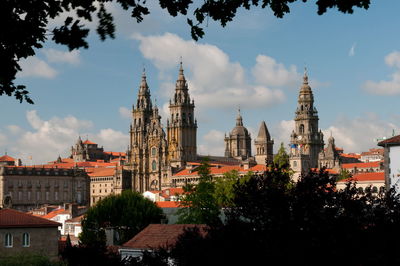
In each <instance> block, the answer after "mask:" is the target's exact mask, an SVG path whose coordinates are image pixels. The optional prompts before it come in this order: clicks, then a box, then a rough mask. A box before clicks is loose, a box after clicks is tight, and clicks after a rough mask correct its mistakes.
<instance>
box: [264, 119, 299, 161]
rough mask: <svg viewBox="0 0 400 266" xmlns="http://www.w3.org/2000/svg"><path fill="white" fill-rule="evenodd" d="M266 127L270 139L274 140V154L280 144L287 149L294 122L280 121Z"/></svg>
mask: <svg viewBox="0 0 400 266" xmlns="http://www.w3.org/2000/svg"><path fill="white" fill-rule="evenodd" d="M267 127H268V130H269V132H270V135H271V138H272V139H274V153H277V152H278V149H279V147H280V146H281V143H283V144H284V147H285V148H287V147H288V144H289V142H290V135H291V134H292V131H293V129H294V120H282V121H280V122H279V123H278V124H275V125H272V126H271V127H270V125H268V124H267Z"/></svg>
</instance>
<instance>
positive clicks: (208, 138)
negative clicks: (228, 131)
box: [197, 129, 225, 156]
mask: <svg viewBox="0 0 400 266" xmlns="http://www.w3.org/2000/svg"><path fill="white" fill-rule="evenodd" d="M224 143H225V142H224V132H222V131H218V130H215V129H212V130H210V131H209V132H208V133H207V134H205V135H204V136H203V138H202V141H201V143H200V144H199V145H198V151H197V152H198V153H199V154H202V155H217V156H223V155H224V151H225V144H224Z"/></svg>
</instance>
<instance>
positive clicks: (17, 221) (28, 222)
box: [0, 209, 61, 228]
mask: <svg viewBox="0 0 400 266" xmlns="http://www.w3.org/2000/svg"><path fill="white" fill-rule="evenodd" d="M58 226H61V224H60V223H56V222H54V221H50V220H47V219H44V218H41V217H36V216H33V215H30V214H27V213H23V212H19V211H16V210H13V209H2V210H0V228H11V227H58Z"/></svg>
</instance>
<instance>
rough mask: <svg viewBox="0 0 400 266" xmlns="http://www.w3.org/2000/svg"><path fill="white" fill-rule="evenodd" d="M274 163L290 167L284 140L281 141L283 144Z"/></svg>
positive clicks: (280, 166)
mask: <svg viewBox="0 0 400 266" xmlns="http://www.w3.org/2000/svg"><path fill="white" fill-rule="evenodd" d="M274 164H275V165H276V166H277V167H278V168H280V169H282V168H285V169H288V168H289V167H290V164H289V155H288V154H287V153H286V150H285V147H284V146H283V142H281V146H280V147H279V150H278V153H277V154H276V155H275V156H274Z"/></svg>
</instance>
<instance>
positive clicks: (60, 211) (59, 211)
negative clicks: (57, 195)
mask: <svg viewBox="0 0 400 266" xmlns="http://www.w3.org/2000/svg"><path fill="white" fill-rule="evenodd" d="M59 214H69V212H68V211H66V210H65V209H63V208H60V209H57V210H54V211H51V212H49V213H48V214H46V215H43V216H41V217H42V218H45V219H51V218H54V217H56V216H57V215H59Z"/></svg>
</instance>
